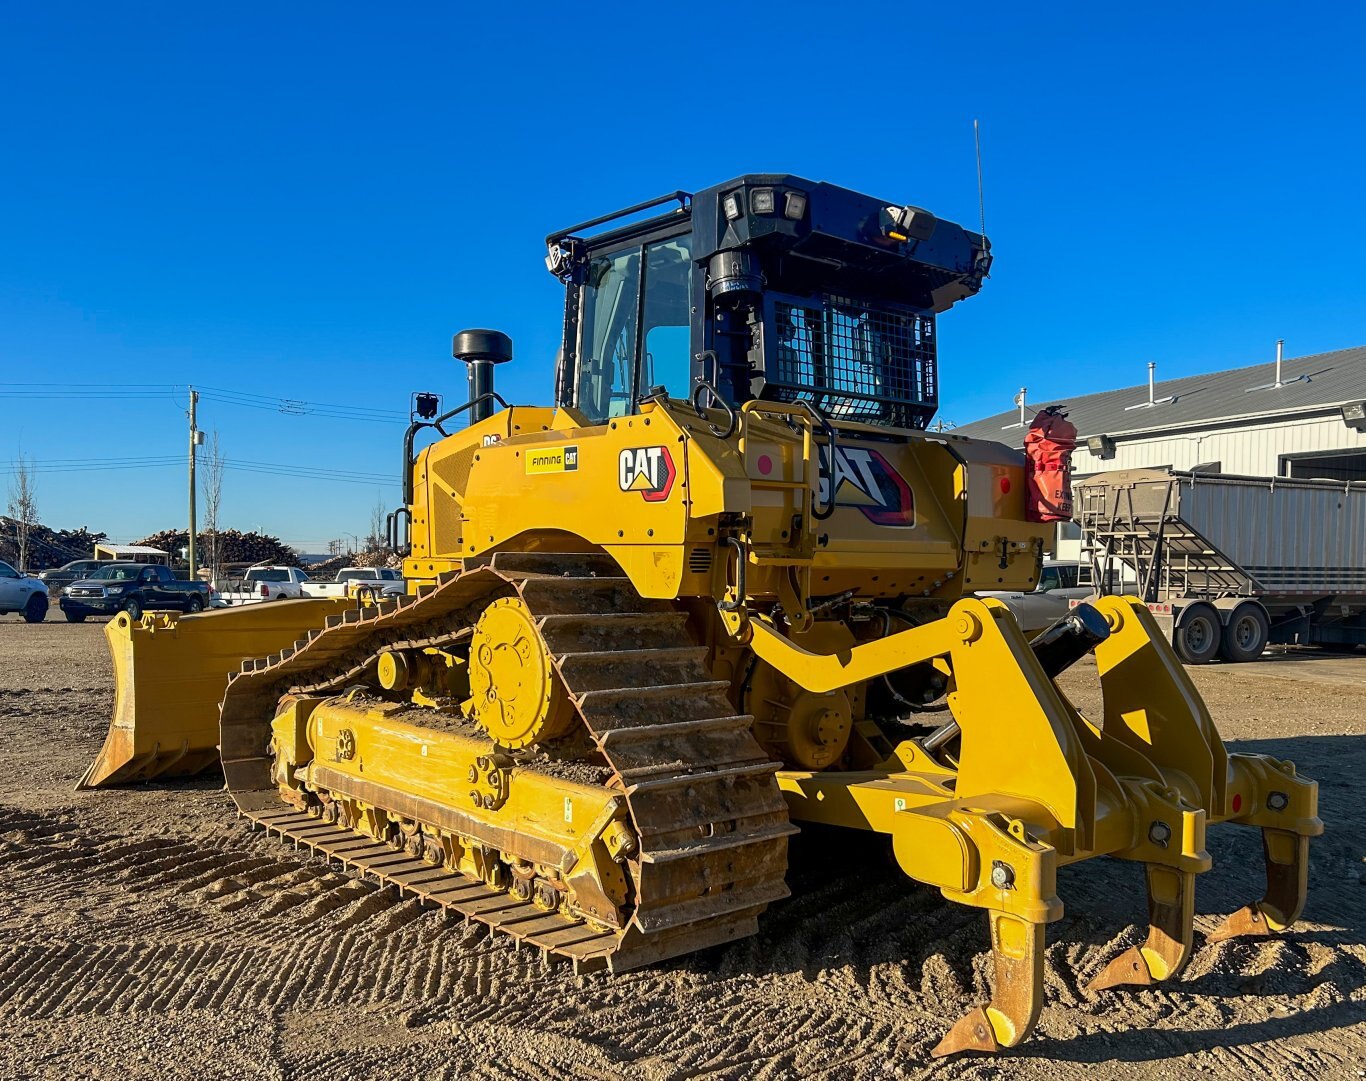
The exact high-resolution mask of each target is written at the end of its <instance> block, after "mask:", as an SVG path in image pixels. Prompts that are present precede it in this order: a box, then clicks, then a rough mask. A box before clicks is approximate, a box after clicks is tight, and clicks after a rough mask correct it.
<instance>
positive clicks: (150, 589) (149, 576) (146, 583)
mask: <svg viewBox="0 0 1366 1081" xmlns="http://www.w3.org/2000/svg"><path fill="white" fill-rule="evenodd" d="M160 571H161V568H160V567H143V568H142V573H141V574H139V575H138V588H139V589H141V590H142V597H143V601H142V606H143V607H144V608H165V607H166V589H165V587H164V586H163V585H162V584H161V574H160Z"/></svg>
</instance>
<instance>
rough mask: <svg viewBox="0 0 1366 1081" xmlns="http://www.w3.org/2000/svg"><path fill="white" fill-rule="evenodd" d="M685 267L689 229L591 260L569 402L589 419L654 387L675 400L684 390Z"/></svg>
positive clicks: (616, 412) (623, 409) (616, 413)
mask: <svg viewBox="0 0 1366 1081" xmlns="http://www.w3.org/2000/svg"><path fill="white" fill-rule="evenodd" d="M691 270H692V260H691V236H689V235H684V236H680V237H671V238H669V239H667V240H660V241H656V242H654V243H652V244H645V245H641V246H639V247H632V248H627V249H623V250H621V251H616V252H608V253H605V254H603V255H599V256H596V257H595V258H593V259H592V260H591V261H590V263H589V266H588V276H587V281H586V282H585V284H584V287H583V299H582V301H581V303H582V307H581V309H580V326H579V343H580V345H579V356H580V359H579V373H578V382H577V388H576V389H577V395H576V399H575V404H576V405H577V406H578V408H579V410H580V411H581V412H583V413H584V414H586V415H587V417H588V419H589V420H590V421H591V422H594V423H601V422H603V421H605V420H608V419H610V418H612V417H620V416H623V415H625V414H627V413H631V412H634V411H635V408H636V403H637V400H638V399H639V398H640V397H641V396H643V395H646V394H649V393H650V391H651V390H653V389H654V388H655V387H660V386H662V387H664V388H666V390H667V391H668V393H669V394H670V396H672V397H675V398H685V397H687V396H688V393H689V392H690V390H691V389H692V371H691V359H690V352H689V335H690V329H689V328H690V323H691V319H690V311H691V308H690V295H689V289H690V275H691ZM642 278H643V281H642ZM642 288H643V290H644V298H643V303H642V293H641V290H642Z"/></svg>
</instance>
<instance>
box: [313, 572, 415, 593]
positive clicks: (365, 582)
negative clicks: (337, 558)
mask: <svg viewBox="0 0 1366 1081" xmlns="http://www.w3.org/2000/svg"><path fill="white" fill-rule="evenodd" d="M361 590H368V591H370V592H373V593H375V594H381V593H385V592H389V593H393V592H399V593H401V592H403V572H402V571H400V570H394V569H393V568H391V567H343V568H342V569H341V570H339V571H338V572H337V577H336V580H335V581H331V582H309V583H308V584H307V585H306V586H304V596H305V597H354V596H356V594H357V593H359V592H360V591H361Z"/></svg>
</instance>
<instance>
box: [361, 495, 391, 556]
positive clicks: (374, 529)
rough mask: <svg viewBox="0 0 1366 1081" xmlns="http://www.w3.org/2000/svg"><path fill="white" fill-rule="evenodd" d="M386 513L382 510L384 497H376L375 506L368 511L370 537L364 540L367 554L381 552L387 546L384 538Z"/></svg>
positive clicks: (386, 540)
mask: <svg viewBox="0 0 1366 1081" xmlns="http://www.w3.org/2000/svg"><path fill="white" fill-rule="evenodd" d="M387 517H388V512H387V511H386V510H385V509H384V497H383V496H377V497H376V498H375V505H374V507H372V508H371V510H370V535H369V536H368V537H366V538H365V550H366V551H367V552H382V551H383V550H384V549H385V547H386V546H387V545H388V543H389V542H388V539H387V538H386V537H385V535H384V533H385V530H384V525H385V518H387Z"/></svg>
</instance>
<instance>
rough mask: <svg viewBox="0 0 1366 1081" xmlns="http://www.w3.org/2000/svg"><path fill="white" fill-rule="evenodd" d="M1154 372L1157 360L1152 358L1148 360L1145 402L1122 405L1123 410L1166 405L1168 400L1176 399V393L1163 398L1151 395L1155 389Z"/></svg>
mask: <svg viewBox="0 0 1366 1081" xmlns="http://www.w3.org/2000/svg"><path fill="white" fill-rule="evenodd" d="M1156 372H1157V362H1156V361H1154V360H1150V361H1148V400H1147V401H1146V402H1135V403H1134V404H1133V405H1126V406H1125V407H1124V408H1125V410H1129V409H1151V408H1152V407H1153V406H1155V405H1166V404H1167V403H1168V402H1174V401H1176V395H1174V394H1168V395H1167V396H1166V397H1165V398H1154V397H1153V394H1154V391H1155V384H1154V382H1153V380H1154V379H1155V378H1156Z"/></svg>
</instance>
